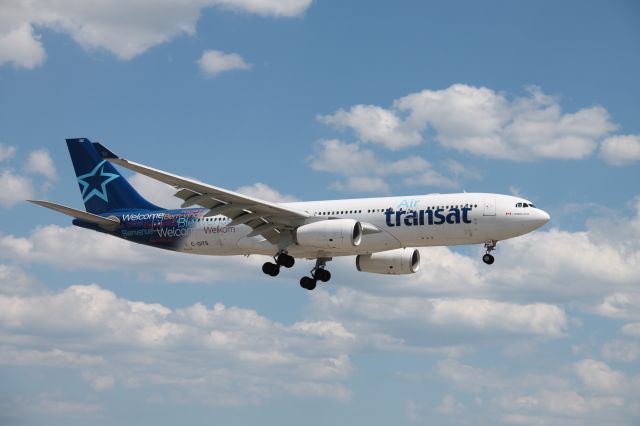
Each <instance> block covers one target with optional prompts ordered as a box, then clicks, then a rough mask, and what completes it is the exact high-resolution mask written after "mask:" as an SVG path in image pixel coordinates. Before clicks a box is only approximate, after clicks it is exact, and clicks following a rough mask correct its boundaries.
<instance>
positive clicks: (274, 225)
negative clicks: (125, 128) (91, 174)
mask: <svg viewBox="0 0 640 426" xmlns="http://www.w3.org/2000/svg"><path fill="white" fill-rule="evenodd" d="M94 145H95V147H96V149H97V150H98V152H99V153H100V155H101V156H102V157H103V158H104V159H105V160H107V161H109V162H110V163H114V164H117V165H119V166H122V167H124V168H127V169H129V170H133V171H135V172H137V173H140V174H143V175H145V176H149V177H150V178H153V179H156V180H159V181H160V182H164V183H166V184H169V185H172V186H175V187H176V188H178V192H176V194H175V196H176V197H178V198H181V199H182V200H184V202H183V203H182V207H191V206H196V205H197V206H202V207H205V208H207V209H209V211H208V212H207V213H206V214H205V216H215V215H218V214H224V215H225V216H227V217H229V218H231V222H230V223H229V225H230V226H235V225H241V224H244V225H248V226H250V227H251V228H252V229H253V231H252V232H251V233H250V234H249V235H248V236H250V237H251V236H256V235H261V236H263V237H264V238H265V239H267V240H268V241H269V242H270V243H272V244H276V243H277V242H278V240H279V236H280V234H282V232H283V231H286V230H291V229H294V228H296V227H297V226H300V225H302V224H304V223H305V222H306V220H305V219H307V218H308V217H310V216H311V215H310V214H309V213H308V212H305V211H301V210H296V209H292V208H289V207H285V206H282V205H280V204H277V203H271V202H269V201H265V200H261V199H259V198H254V197H249V196H247V195H242V194H238V193H237V192H233V191H229V190H227V189H223V188H218V187H216V186H212V185H208V184H206V183H202V182H199V181H196V180H192V179H188V178H185V177H182V176H178V175H174V174H171V173H167V172H163V171H162V170H158V169H154V168H151V167H147V166H145V165H142V164H138V163H134V162H132V161H129V160H126V159H124V158H120V157H118V156H117V155H115V154H114V153H113V152H111V151H109V150H108V149H107V148H105V147H104V146H102V145H101V144H100V143H94Z"/></svg>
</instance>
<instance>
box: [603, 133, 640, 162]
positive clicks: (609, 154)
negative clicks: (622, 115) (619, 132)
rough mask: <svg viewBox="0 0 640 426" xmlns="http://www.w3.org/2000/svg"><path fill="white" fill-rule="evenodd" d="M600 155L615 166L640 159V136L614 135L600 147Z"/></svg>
mask: <svg viewBox="0 0 640 426" xmlns="http://www.w3.org/2000/svg"><path fill="white" fill-rule="evenodd" d="M600 156H601V157H602V158H603V159H604V161H605V162H607V163H609V164H611V165H613V166H627V165H629V164H633V163H635V162H637V161H640V136H639V135H625V136H612V137H610V138H607V139H605V140H604V141H603V142H602V146H601V147H600Z"/></svg>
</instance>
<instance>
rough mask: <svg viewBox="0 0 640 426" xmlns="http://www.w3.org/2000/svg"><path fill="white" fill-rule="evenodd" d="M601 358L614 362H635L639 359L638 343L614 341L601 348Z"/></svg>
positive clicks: (639, 346)
mask: <svg viewBox="0 0 640 426" xmlns="http://www.w3.org/2000/svg"><path fill="white" fill-rule="evenodd" d="M602 356H604V357H605V359H607V360H611V361H616V362H635V361H636V360H637V359H638V358H640V342H637V341H629V340H621V339H614V340H612V341H610V342H607V343H606V344H605V345H604V346H603V347H602Z"/></svg>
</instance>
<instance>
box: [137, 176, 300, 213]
mask: <svg viewBox="0 0 640 426" xmlns="http://www.w3.org/2000/svg"><path fill="white" fill-rule="evenodd" d="M128 180H129V182H131V185H133V187H134V188H135V189H136V190H138V191H139V192H140V194H141V195H142V196H143V197H145V198H146V199H148V200H149V201H151V202H152V203H154V204H156V205H158V206H160V207H164V208H168V209H177V208H179V207H180V204H181V203H182V200H181V199H180V198H177V197H175V196H174V194H175V193H176V189H175V188H174V187H173V186H171V185H167V184H165V183H162V182H160V181H158V180H156V179H152V178H150V177H147V176H144V175H141V174H138V173H136V174H134V175H133V176H131V177H130V178H129V179H128ZM235 192H238V193H240V194H243V195H248V196H250V197H256V198H260V199H262V200H265V201H273V202H277V203H289V202H294V201H300V200H298V198H296V197H295V196H293V195H288V194H283V193H281V192H279V191H278V190H277V189H274V188H271V187H270V186H269V185H267V184H265V183H262V182H256V183H254V184H252V185H244V186H241V187H240V188H238V189H236V190H235Z"/></svg>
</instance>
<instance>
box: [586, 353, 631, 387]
mask: <svg viewBox="0 0 640 426" xmlns="http://www.w3.org/2000/svg"><path fill="white" fill-rule="evenodd" d="M574 368H575V371H576V374H577V375H578V377H579V378H580V380H581V381H582V383H583V384H584V385H585V386H586V387H587V388H588V389H591V390H594V391H604V392H610V391H619V390H621V388H622V387H623V386H624V384H625V382H626V378H625V375H624V374H623V373H621V372H619V371H616V370H613V369H611V368H610V367H609V366H608V365H607V364H605V363H604V362H602V361H597V360H594V359H585V360H582V361H580V362H579V363H577V364H575V366H574Z"/></svg>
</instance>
